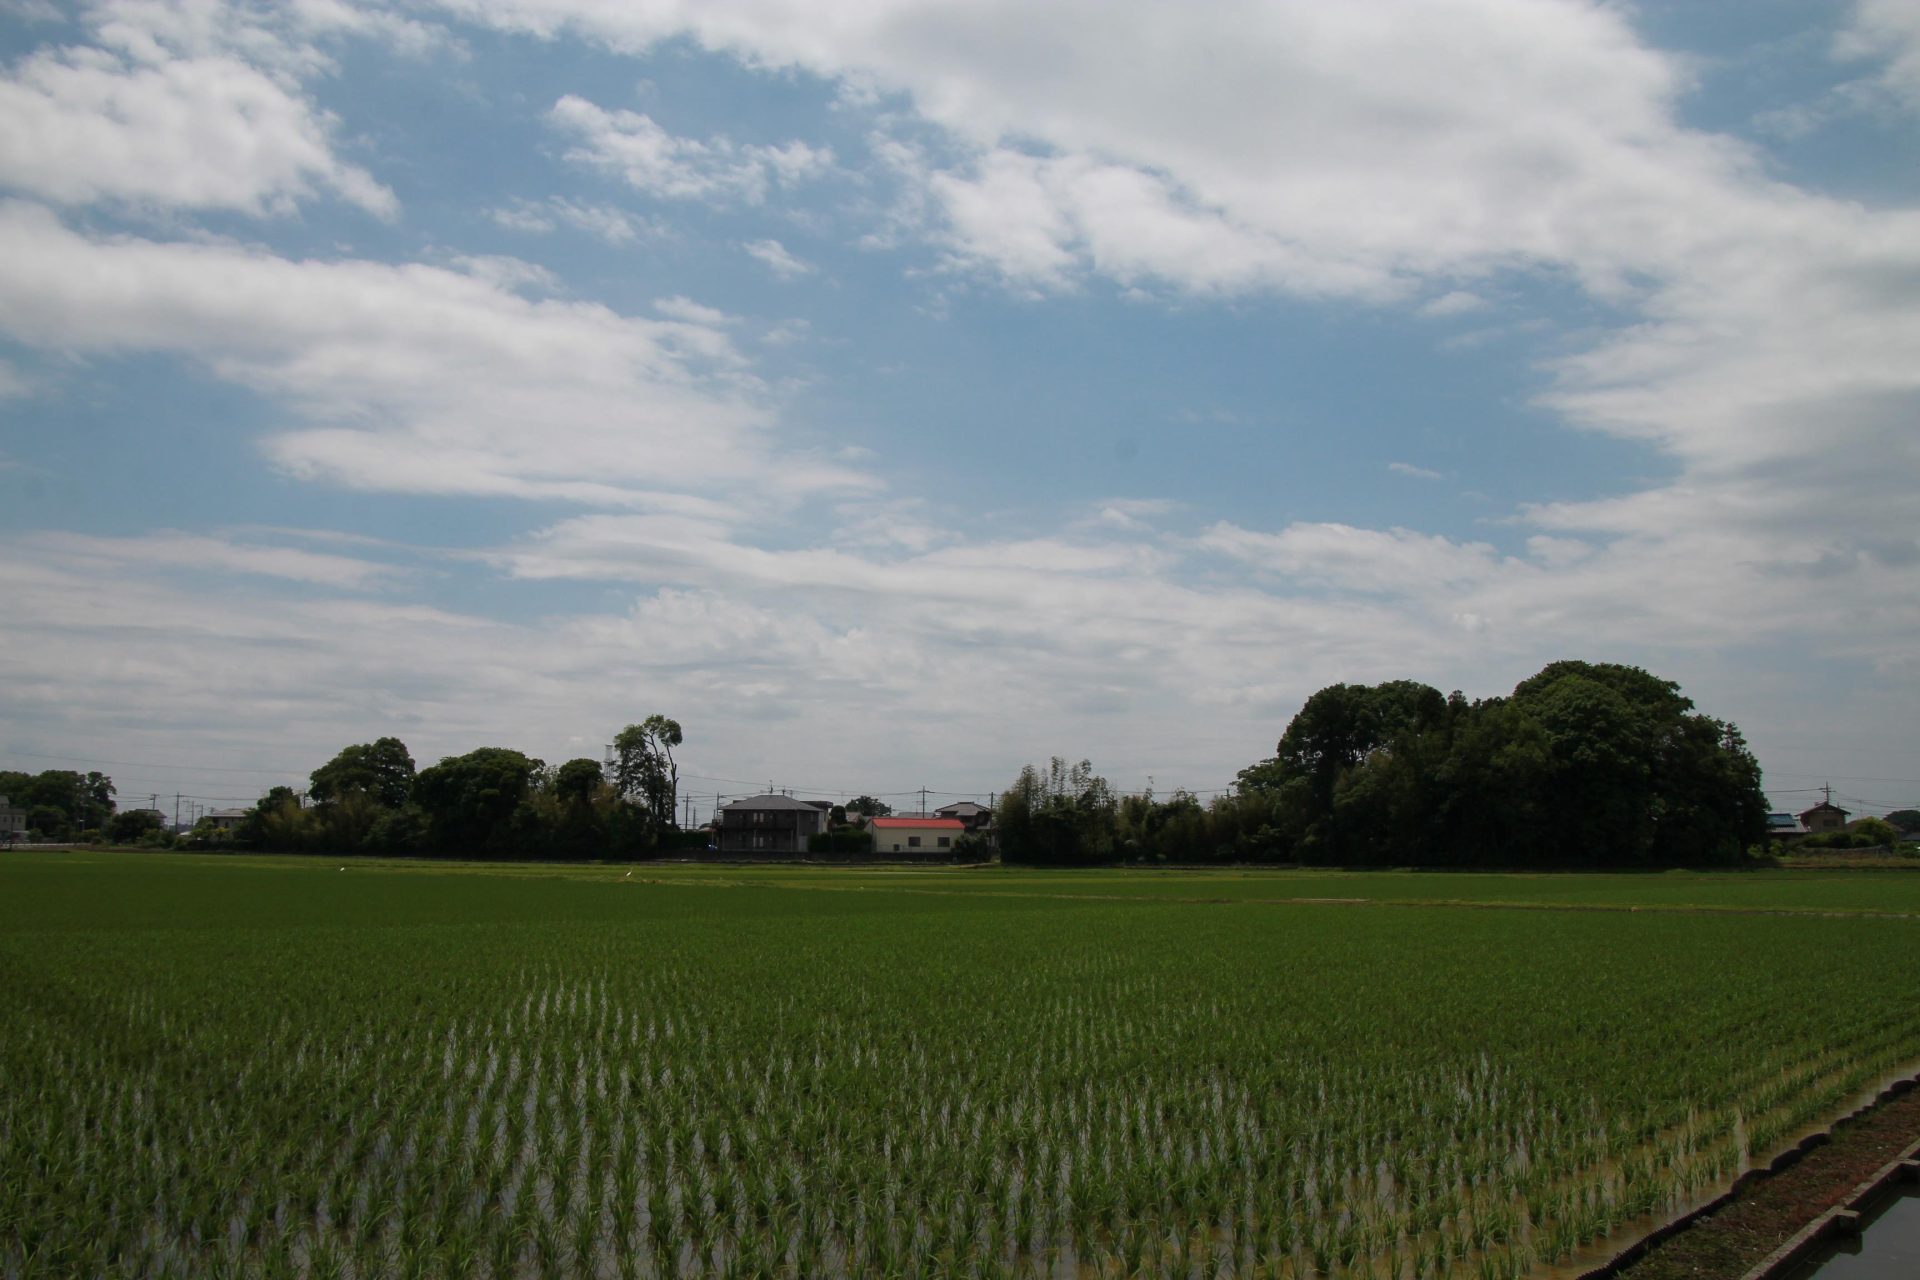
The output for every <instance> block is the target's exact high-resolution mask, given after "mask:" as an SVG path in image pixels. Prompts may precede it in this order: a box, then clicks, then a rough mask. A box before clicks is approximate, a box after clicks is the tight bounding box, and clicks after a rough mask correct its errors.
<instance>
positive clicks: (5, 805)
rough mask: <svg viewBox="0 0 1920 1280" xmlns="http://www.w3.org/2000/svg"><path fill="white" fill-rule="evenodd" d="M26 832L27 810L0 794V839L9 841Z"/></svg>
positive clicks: (18, 837)
mask: <svg viewBox="0 0 1920 1280" xmlns="http://www.w3.org/2000/svg"><path fill="white" fill-rule="evenodd" d="M26 834H27V811H26V810H25V809H22V808H20V807H18V806H17V805H15V804H14V803H13V801H12V800H10V799H8V798H7V797H6V796H0V840H5V841H7V842H9V843H11V842H13V841H15V840H18V839H20V837H22V836H24V835H26Z"/></svg>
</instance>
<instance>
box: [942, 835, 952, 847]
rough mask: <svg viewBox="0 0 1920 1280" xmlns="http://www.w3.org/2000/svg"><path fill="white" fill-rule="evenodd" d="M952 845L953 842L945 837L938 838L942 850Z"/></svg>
mask: <svg viewBox="0 0 1920 1280" xmlns="http://www.w3.org/2000/svg"><path fill="white" fill-rule="evenodd" d="M952 844H953V841H951V840H949V839H948V838H947V837H945V836H941V837H940V847H941V848H942V849H945V848H947V847H948V846H950V845H952Z"/></svg>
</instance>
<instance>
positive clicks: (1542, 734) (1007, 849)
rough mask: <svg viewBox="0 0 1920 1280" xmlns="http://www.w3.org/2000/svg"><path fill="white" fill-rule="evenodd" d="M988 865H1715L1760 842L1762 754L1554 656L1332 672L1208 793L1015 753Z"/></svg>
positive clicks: (1623, 683)
mask: <svg viewBox="0 0 1920 1280" xmlns="http://www.w3.org/2000/svg"><path fill="white" fill-rule="evenodd" d="M995 826H996V828H997V829H998V832H999V840H1000V850H1001V856H1002V858H1003V859H1005V860H1007V861H1010V862H1029V863H1038V864H1051V865H1094V864H1100V863H1110V862H1119V861H1131V860H1143V859H1144V860H1152V859H1158V860H1163V861H1170V862H1183V863H1186V862H1193V863H1204V862H1284V863H1305V864H1312V865H1340V866H1432V867H1464V866H1516V865H1536V866H1552V867H1622V868H1625V867H1635V868H1639V867H1670V866H1704V865H1729V864H1733V863H1736V862H1738V861H1739V860H1740V859H1741V858H1742V857H1744V856H1745V854H1746V851H1747V850H1748V849H1749V848H1751V847H1754V846H1756V845H1760V844H1763V843H1764V842H1765V840H1766V836H1767V803H1766V796H1765V793H1764V792H1762V791H1761V789H1760V766H1759V764H1758V762H1757V761H1756V760H1755V759H1754V757H1753V754H1752V752H1751V751H1749V750H1748V749H1747V745H1746V742H1745V740H1744V739H1743V738H1742V737H1741V735H1740V731H1739V729H1738V728H1737V727H1735V726H1734V725H1733V724H1731V723H1729V722H1727V721H1724V720H1717V719H1715V718H1713V717H1711V716H1708V715H1704V714H1701V713H1699V712H1697V711H1695V710H1694V707H1693V702H1692V700H1691V699H1689V698H1687V697H1685V696H1684V695H1682V694H1681V692H1680V687H1679V685H1677V684H1676V683H1674V682H1673V681H1670V680H1662V679H1660V678H1659V677H1657V676H1653V675H1650V674H1648V673H1647V672H1646V671H1643V670H1641V669H1640V668H1638V667H1630V666H1621V665H1616V664H1613V663H1587V662H1572V661H1569V662H1555V663H1551V664H1549V665H1548V666H1547V667H1545V668H1543V669H1542V670H1541V671H1539V672H1538V673H1537V674H1535V675H1533V676H1530V677H1528V678H1527V679H1525V680H1522V681H1521V682H1520V683H1519V684H1518V685H1517V686H1516V687H1515V688H1514V690H1513V692H1512V693H1511V694H1510V695H1508V696H1506V697H1503V698H1486V699H1479V700H1476V701H1473V702H1469V701H1467V699H1466V698H1465V697H1464V696H1463V695H1461V694H1460V693H1458V692H1455V693H1453V694H1451V695H1443V694H1441V693H1440V692H1439V691H1438V690H1437V689H1434V688H1432V687H1430V686H1428V685H1425V684H1421V683H1419V682H1418V681H1413V680H1393V681H1388V682H1386V683H1383V684H1377V685H1361V684H1336V685H1330V686H1328V687H1327V688H1324V689H1322V690H1320V691H1319V692H1318V693H1316V694H1314V695H1313V696H1312V697H1311V698H1309V699H1307V702H1306V704H1305V705H1304V706H1303V707H1302V708H1301V709H1300V711H1299V713H1298V714H1297V715H1295V716H1294V717H1293V719H1292V721H1291V722H1289V723H1288V725H1287V727H1286V730H1285V732H1284V733H1282V735H1281V737H1280V741H1279V743H1278V745H1277V746H1276V747H1275V750H1274V754H1273V755H1272V756H1271V757H1270V758H1268V759H1265V760H1262V761H1259V762H1257V763H1255V764H1252V765H1250V766H1248V767H1247V768H1245V769H1243V770H1241V771H1240V774H1239V777H1238V780H1237V784H1236V786H1235V788H1234V790H1233V791H1232V793H1230V794H1226V795H1222V796H1218V797H1216V798H1214V799H1212V800H1211V801H1209V802H1207V803H1204V804H1203V803H1202V802H1201V801H1200V800H1199V799H1198V798H1197V797H1195V796H1193V795H1190V794H1188V793H1185V792H1178V791H1177V792H1174V793H1173V794H1172V795H1171V796H1169V797H1168V798H1166V799H1165V800H1160V799H1157V798H1156V797H1154V796H1152V795H1146V796H1133V795H1129V796H1117V795H1115V794H1114V792H1113V790H1112V788H1111V787H1110V786H1109V785H1108V784H1107V782H1106V780H1105V779H1104V778H1101V777H1100V776H1099V775H1097V774H1095V773H1094V772H1093V769H1092V766H1091V765H1090V764H1089V763H1088V762H1086V761H1082V762H1080V763H1079V764H1077V765H1069V764H1067V763H1066V762H1064V761H1062V760H1060V759H1058V758H1056V759H1054V760H1053V761H1052V762H1051V763H1050V765H1049V766H1048V768H1047V769H1046V770H1044V771H1043V770H1040V769H1038V768H1035V767H1034V766H1032V765H1029V766H1027V767H1026V768H1025V769H1023V770H1022V771H1021V773H1020V776H1019V777H1018V778H1017V779H1016V780H1015V782H1014V785H1013V786H1012V787H1010V788H1009V789H1008V790H1007V792H1006V793H1005V794H1004V795H1003V796H1002V798H1001V800H1000V803H999V805H998V807H997V809H996V812H995Z"/></svg>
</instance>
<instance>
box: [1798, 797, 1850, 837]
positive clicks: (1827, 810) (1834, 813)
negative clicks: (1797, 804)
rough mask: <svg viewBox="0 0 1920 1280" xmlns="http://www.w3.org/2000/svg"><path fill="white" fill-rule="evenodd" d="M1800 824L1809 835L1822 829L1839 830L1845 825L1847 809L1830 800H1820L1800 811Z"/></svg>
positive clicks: (1817, 833)
mask: <svg viewBox="0 0 1920 1280" xmlns="http://www.w3.org/2000/svg"><path fill="white" fill-rule="evenodd" d="M1800 825H1801V826H1803V827H1805V828H1806V829H1807V833H1808V834H1809V835H1816V836H1817V835H1819V834H1820V833H1821V832H1822V831H1840V830H1842V829H1844V828H1845V827H1846V825H1847V811H1846V810H1845V809H1842V808H1841V807H1840V806H1839V805H1837V804H1835V803H1834V802H1833V801H1831V800H1822V801H1821V802H1820V803H1819V804H1817V805H1815V806H1813V808H1811V809H1802V810H1801V811H1800Z"/></svg>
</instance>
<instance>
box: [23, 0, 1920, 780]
mask: <svg viewBox="0 0 1920 1280" xmlns="http://www.w3.org/2000/svg"><path fill="white" fill-rule="evenodd" d="M1917 423H1920V4H1915V3H1913V2H1912V0H1858V2H1857V3H1852V4H1845V3H1832V4H1824V3H1815V2H1813V0H1791V2H1789V0H1746V2H1744V3H1741V4H1739V5H1711V6H1709V5H1699V4H1691V3H1687V4H1679V3H1675V4H1651V3H1648V4H1628V3H1594V2H1589V0H1370V2H1369V3H1367V4H1364V5H1354V4H1339V3H1331V2H1323V0H1312V2H1308V0H1293V2H1291V3H1289V2H1286V0H1267V2H1266V3H1236V2H1232V0H1221V2H1219V3H1206V4H1195V5H1181V6H1169V5H1164V4H1159V3H1147V2H1142V0H1098V2H1097V3H1096V2H1094V0H1047V2H1045V3H1039V4H1035V3H1032V0H1025V2H1023V3H1017V4H1016V3H1010V2H1007V0H864V2H863V3H859V4H833V5H825V4H820V3H817V0H816V2H813V3H802V2H800V0H698V2H697V3H696V2H687V3H675V2H674V0H621V2H620V3H608V2H607V0H288V2H287V3H282V4H271V3H243V2H238V0H97V2H93V0H79V2H77V3H51V2H47V0H5V3H3V4H0V767H3V768H16V769H25V770H28V771H38V770H41V769H48V768H82V769H85V768H99V769H102V770H104V771H106V772H108V773H110V774H112V775H113V777H114V778H115V780H116V782H117V784H118V785H119V790H120V796H121V802H122V804H123V806H126V805H130V804H144V803H146V801H147V796H148V795H159V796H161V797H163V801H162V807H163V808H170V807H171V803H172V798H173V797H174V796H175V795H176V794H177V795H180V796H183V797H185V804H186V806H187V812H191V811H192V807H193V806H194V805H199V806H201V807H203V808H204V807H221V806H224V805H239V804H246V803H249V802H251V800H252V799H253V798H255V797H257V796H258V795H260V794H261V793H262V792H263V791H265V790H266V789H267V788H268V787H270V786H272V785H274V784H276V783H290V784H294V785H296V786H297V785H300V784H301V783H302V782H303V780H304V778H305V776H306V774H308V773H309V772H310V771H311V770H312V769H314V768H315V767H317V766H318V765H319V764H321V763H323V762H324V761H326V760H327V759H328V758H330V757H331V756H332V755H333V754H334V753H335V752H336V751H338V750H339V749H340V748H341V747H343V746H345V745H347V744H349V743H355V742H366V741H371V740H372V739H374V738H377V737H381V736H385V735H394V736H397V737H399V738H401V739H402V740H403V741H404V742H405V743H406V744H407V745H408V746H409V748H410V749H411V751H412V753H413V755H414V757H415V759H416V760H417V761H418V762H419V763H420V764H421V765H422V766H424V765H426V764H429V763H432V762H434V761H436V760H438V759H440V758H441V757H443V756H446V755H452V754H458V753H462V752H465V751H469V750H472V749H474V748H476V747H480V746H508V747H514V748H517V749H520V750H523V751H526V752H527V753H529V754H530V755H535V756H538V757H540V758H542V759H544V760H547V761H549V762H552V763H558V762H560V761H563V760H566V759H569V758H572V757H576V756H582V755H585V756H592V757H598V756H600V755H601V753H602V750H603V747H604V744H605V743H607V742H608V741H610V740H611V738H612V736H613V734H614V733H616V732H617V731H618V730H619V729H620V728H621V727H623V726H624V725H627V724H630V723H634V722H637V721H639V720H642V719H644V718H645V717H646V716H648V715H650V714H653V713H660V714H664V715H668V716H671V717H673V718H674V719H676V720H678V721H679V722H680V724H681V725H682V727H683V729H684V732H685V743H684V745H683V747H682V749H681V753H680V754H681V762H682V773H683V778H684V788H685V790H686V791H687V792H689V793H691V794H692V795H693V796H694V797H695V803H696V806H697V809H698V810H699V812H700V814H701V815H703V816H704V814H705V813H706V812H707V811H710V809H711V807H712V803H713V797H715V796H719V795H728V794H730V795H733V796H736V797H737V796H739V795H742V794H745V793H749V792H752V791H755V790H761V789H765V788H766V787H767V786H768V785H773V786H776V787H781V788H790V789H793V790H795V791H796V792H799V793H801V794H803V795H809V796H816V795H817V796H840V797H845V796H848V795H852V794H857V793H860V792H867V793H872V794H877V795H890V796H896V797H901V798H903V799H904V798H905V797H906V796H907V793H914V794H913V798H912V799H911V800H910V801H908V802H907V803H906V804H905V805H903V806H901V807H917V804H918V791H919V789H920V788H923V787H924V788H928V789H929V795H930V796H931V797H932V798H933V803H936V804H937V803H940V802H941V801H943V800H947V799H953V798H959V797H962V796H981V797H985V796H986V795H989V794H991V793H992V792H994V791H995V790H998V789H1002V788H1004V787H1005V786H1006V785H1007V783H1008V782H1010V781H1011V780H1012V779H1013V778H1014V776H1015V775H1016V774H1017V772H1018V771H1019V769H1020V767H1021V766H1022V765H1023V764H1025V763H1027V762H1030V761H1031V762H1044V761H1045V760H1046V759H1047V758H1048V757H1050V756H1054V755H1059V756H1064V757H1066V758H1068V759H1070V760H1077V759H1081V758H1087V759H1090V760H1091V761H1092V762H1093V765H1094V767H1095V769H1096V770H1098V771H1099V772H1100V773H1102V774H1104V775H1105V776H1106V777H1107V778H1108V779H1110V780H1111V782H1112V783H1113V785H1114V786H1115V787H1116V788H1118V789H1121V790H1128V791H1132V790H1141V789H1145V788H1149V787H1151V788H1153V789H1154V790H1155V791H1156V792H1158V793H1165V792H1167V791H1169V790H1171V789H1173V788H1175V787H1186V788H1189V789H1192V790H1195V791H1197V792H1201V793H1203V794H1211V793H1216V792H1218V791H1219V790H1220V789H1222V788H1225V787H1227V786H1229V785H1230V784H1231V783H1232V782H1233V780H1234V776H1235V774H1236V773H1237V772H1238V771H1239V770H1240V769H1242V768H1244V767H1245V766H1247V765H1248V764H1251V763H1253V762H1254V761H1256V760H1259V759H1261V758H1263V757H1265V756H1268V755H1271V754H1272V752H1273V749H1274V743H1275V742H1276V740H1277V739H1278V737H1279V736H1280V734H1281V732H1282V731H1283V730H1284V728H1285V726H1286V723H1287V721H1288V720H1289V718H1290V717H1291V716H1292V715H1293V714H1294V712H1296V711H1297V710H1298V709H1299V707H1300V705H1301V703H1302V702H1303V701H1304V700H1305V699H1306V698H1307V697H1308V696H1309V695H1310V694H1312V693H1313V692H1314V691H1315V690H1316V689H1319V688H1321V687H1323V686H1325V685H1328V684H1332V683H1336V682H1341V681H1347V682H1366V683H1372V682H1375V681H1380V680H1387V679H1415V680H1420V681H1424V682H1426V683H1428V684H1431V685H1433V686H1435V687H1437V688H1439V689H1441V690H1442V691H1451V690H1454V689H1459V690H1461V691H1463V692H1464V693H1465V694H1467V696H1469V697H1489V696H1498V695H1502V694H1505V693H1507V692H1508V691H1510V690H1511V688H1512V687H1513V685H1514V684H1515V683H1516V682H1517V681H1519V680H1520V679H1522V678H1524V677H1525V676H1527V675H1529V674H1531V673H1532V672H1534V671H1536V670H1538V669H1539V668H1540V667H1541V666H1543V665H1545V664H1546V663H1547V662H1550V661H1554V660H1557V659H1562V658H1580V659H1585V660H1588V661H1595V662H1621V663H1631V664H1635V665H1639V666H1643V667H1645V668H1647V669H1648V670H1650V671H1653V672H1655V673H1656V674H1658V675H1661V676H1663V677H1665V678H1668V679H1673V680H1677V681H1679V682H1680V684H1681V686H1682V688H1683V690H1684V691H1685V692H1686V693H1687V694H1689V695H1690V696H1691V697H1692V698H1693V699H1694V701H1695V702H1696V704H1697V705H1698V706H1699V708H1700V709H1701V710H1703V711H1705V712H1707V713H1708V714H1711V715H1715V716H1718V717H1721V718H1724V719H1729V720H1732V721H1734V722H1735V723H1737V724H1738V725H1739V726H1740V727H1741V728H1742V729H1743V730H1744V732H1745V733H1746V735H1747V737H1748V739H1749V741H1750V743H1751V744H1752V746H1753V748H1754V750H1755V752H1756V754H1757V755H1758V757H1759V759H1760V762H1761V765H1762V766H1763V768H1764V770H1765V773H1766V785H1767V787H1768V788H1769V791H1770V792H1771V793H1772V796H1773V801H1774V804H1775V807H1777V808H1792V809H1798V808H1802V807H1805V806H1806V805H1807V804H1810V803H1812V802H1813V801H1815V800H1817V799H1818V798H1819V793H1818V792H1817V791H1816V790H1815V789H1816V788H1820V787H1822V786H1825V785H1828V784H1830V785H1831V786H1832V787H1833V790H1834V794H1835V796H1836V798H1837V799H1838V800H1839V802H1840V803H1842V804H1844V805H1847V806H1848V807H1850V808H1852V809H1853V810H1855V811H1856V812H1885V811H1886V810H1888V809H1891V808H1900V807H1908V806H1913V805H1916V803H1920V640H1917V639H1916V637H1920V537H1917V536H1916V535H1920V439H1917V437H1916V430H1915V428H1916V424H1917Z"/></svg>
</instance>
